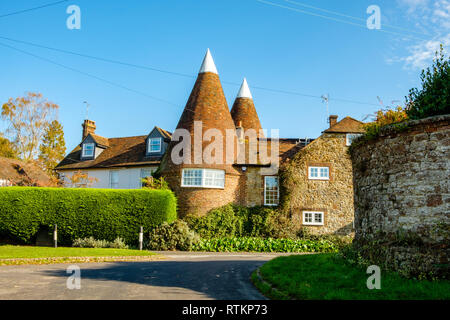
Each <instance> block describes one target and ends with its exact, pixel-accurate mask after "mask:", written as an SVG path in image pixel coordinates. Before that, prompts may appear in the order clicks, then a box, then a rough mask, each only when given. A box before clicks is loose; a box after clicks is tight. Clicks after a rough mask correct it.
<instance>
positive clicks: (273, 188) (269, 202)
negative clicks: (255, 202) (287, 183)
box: [264, 177, 280, 206]
mask: <svg viewBox="0 0 450 320" xmlns="http://www.w3.org/2000/svg"><path fill="white" fill-rule="evenodd" d="M279 197H280V195H279V189H278V177H264V205H266V206H277V205H278V200H279Z"/></svg>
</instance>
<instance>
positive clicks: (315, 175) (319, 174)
mask: <svg viewBox="0 0 450 320" xmlns="http://www.w3.org/2000/svg"><path fill="white" fill-rule="evenodd" d="M308 178H309V179H311V180H330V168H329V167H309V168H308Z"/></svg>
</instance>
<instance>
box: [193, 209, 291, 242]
mask: <svg viewBox="0 0 450 320" xmlns="http://www.w3.org/2000/svg"><path fill="white" fill-rule="evenodd" d="M184 220H185V221H186V222H187V223H188V225H189V227H190V228H191V229H192V230H194V231H195V232H197V233H198V234H199V235H200V236H201V237H202V238H205V239H210V238H221V237H262V238H269V237H272V238H295V237H296V230H295V228H294V226H293V225H292V223H290V219H289V217H288V216H286V215H285V214H283V213H280V212H278V211H277V210H273V209H270V208H266V207H253V208H247V207H242V206H237V205H233V204H228V205H226V206H223V207H220V208H217V209H213V210H211V211H210V212H209V213H208V214H207V215H206V216H204V217H195V216H187V217H185V218H184Z"/></svg>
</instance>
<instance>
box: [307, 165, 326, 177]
mask: <svg viewBox="0 0 450 320" xmlns="http://www.w3.org/2000/svg"><path fill="white" fill-rule="evenodd" d="M312 168H317V169H319V174H320V169H322V168H327V169H328V177H327V178H324V177H311V169H312ZM308 179H309V180H330V167H326V166H325V167H317V166H308Z"/></svg>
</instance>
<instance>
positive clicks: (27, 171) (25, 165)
mask: <svg viewBox="0 0 450 320" xmlns="http://www.w3.org/2000/svg"><path fill="white" fill-rule="evenodd" d="M0 180H8V181H10V182H11V183H12V184H13V185H36V186H39V187H45V186H47V187H48V186H52V185H53V183H52V180H51V179H50V177H49V176H48V175H47V174H46V173H45V172H44V170H42V169H41V168H40V167H39V166H38V165H37V164H35V163H32V162H24V161H21V160H16V159H9V158H3V157H0Z"/></svg>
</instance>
